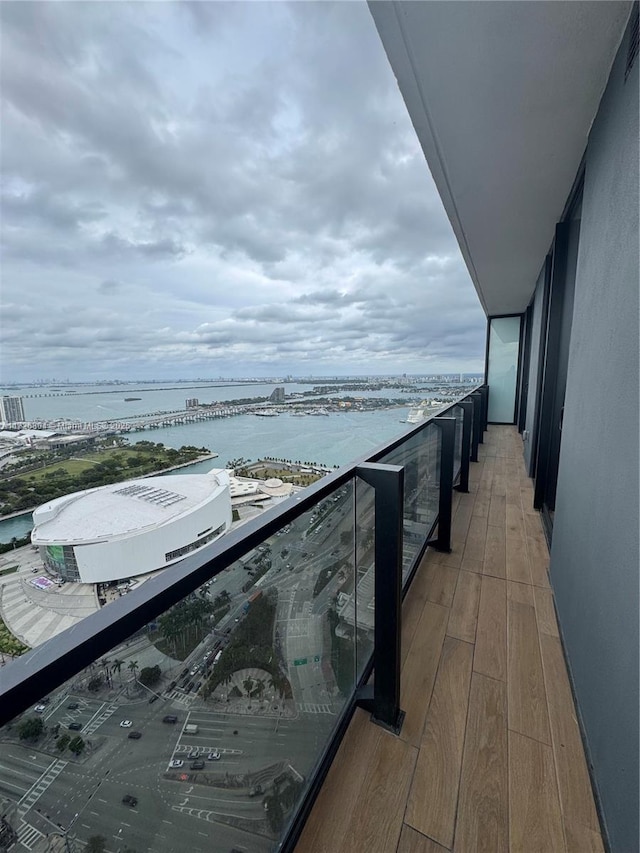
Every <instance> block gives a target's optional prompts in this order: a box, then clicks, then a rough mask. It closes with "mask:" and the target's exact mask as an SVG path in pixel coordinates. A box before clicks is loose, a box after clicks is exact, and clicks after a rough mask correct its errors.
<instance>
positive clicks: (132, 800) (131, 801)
mask: <svg viewBox="0 0 640 853" xmlns="http://www.w3.org/2000/svg"><path fill="white" fill-rule="evenodd" d="M122 802H123V803H124V804H125V806H131V808H132V809H133V808H135V807H136V806H137V805H138V798H137V797H134V796H133V795H132V794H125V795H124V797H123V798H122Z"/></svg>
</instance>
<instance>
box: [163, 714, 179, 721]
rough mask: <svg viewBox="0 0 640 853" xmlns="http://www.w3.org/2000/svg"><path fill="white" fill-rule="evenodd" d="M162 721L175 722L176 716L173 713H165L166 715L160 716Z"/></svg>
mask: <svg viewBox="0 0 640 853" xmlns="http://www.w3.org/2000/svg"><path fill="white" fill-rule="evenodd" d="M162 722H163V723H177V722H178V718H177V717H176V715H175V714H167V715H166V716H164V717H163V718H162Z"/></svg>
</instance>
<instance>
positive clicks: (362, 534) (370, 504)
mask: <svg viewBox="0 0 640 853" xmlns="http://www.w3.org/2000/svg"><path fill="white" fill-rule="evenodd" d="M355 516H356V541H355V554H356V566H357V574H356V581H355V592H354V596H353V598H352V601H351V602H349V604H348V606H347V607H345V608H344V610H343V611H342V618H343V621H344V622H348V623H349V624H350V626H351V627H350V628H349V631H352V632H353V634H354V635H355V641H356V660H357V671H358V677H360V675H362V673H363V671H364V669H365V667H366V665H367V662H368V661H369V658H370V656H371V653H372V652H373V646H374V632H375V610H374V608H375V580H376V577H375V571H376V563H375V534H376V512H375V489H374V488H373V487H372V486H370V485H369V484H368V483H365V482H364V480H362V479H360V478H359V477H357V478H356V503H355Z"/></svg>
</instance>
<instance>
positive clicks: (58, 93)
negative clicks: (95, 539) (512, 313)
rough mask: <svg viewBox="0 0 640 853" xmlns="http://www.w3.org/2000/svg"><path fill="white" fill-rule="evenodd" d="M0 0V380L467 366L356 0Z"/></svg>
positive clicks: (466, 348)
mask: <svg viewBox="0 0 640 853" xmlns="http://www.w3.org/2000/svg"><path fill="white" fill-rule="evenodd" d="M0 16H1V21H2V54H1V59H0V62H1V75H2V76H1V81H0V82H1V92H2V97H3V104H2V116H1V118H2V140H1V142H2V147H1V157H2V163H1V166H2V169H1V171H2V193H3V198H2V240H3V261H2V290H1V298H2V330H1V331H2V336H1V337H2V342H1V343H0V347H1V352H0V356H1V373H0V380H1V381H4V382H9V381H28V380H31V379H35V378H39V377H56V378H65V377H70V378H71V379H92V378H111V377H113V378H140V379H142V378H180V377H184V378H196V377H215V376H232V375H234V376H274V375H286V374H289V373H291V374H294V375H309V374H314V375H334V374H342V375H344V374H355V373H358V374H374V373H378V374H379V373H404V372H406V373H421V374H422V373H429V372H441V371H450V370H455V371H475V370H478V371H479V370H481V369H482V362H483V355H484V334H485V320H484V315H483V313H482V311H481V309H480V307H479V303H478V300H477V297H476V294H475V291H474V289H473V286H472V284H471V281H470V279H469V276H468V274H467V271H466V268H465V266H464V263H463V261H462V259H461V256H460V253H459V251H458V247H457V243H456V241H455V239H454V237H453V233H452V231H451V228H450V226H449V223H448V220H447V218H446V216H445V214H444V211H443V209H442V206H441V203H440V200H439V197H438V195H437V193H436V191H435V188H434V185H433V182H432V180H431V176H430V174H429V170H428V167H427V165H426V162H425V160H424V157H423V155H422V152H421V149H420V147H419V144H418V141H417V138H416V136H415V133H414V131H413V128H412V125H411V122H410V119H409V117H408V115H407V112H406V108H405V106H404V102H403V100H402V98H401V96H400V93H399V91H398V89H397V86H396V83H395V80H394V77H393V74H392V72H391V68H390V66H389V64H388V62H387V59H386V57H385V54H384V50H383V48H382V45H381V43H380V40H379V38H378V35H377V32H376V30H375V27H374V25H373V21H372V19H371V17H370V14H369V12H368V10H367V7H366V5H365V4H364V3H362V4H361V3H357V2H349V3H336V4H334V3H330V2H320V3H308V2H307V3H293V4H284V3H278V2H268V3H240V2H232V3H213V2H195V3H187V2H179V3H175V4H173V3H150V4H147V3H143V2H132V3H129V2H118V3H116V2H105V3H102V2H86V3H85V2H70V3H67V2H42V3H40V2H28V3H27V2H6V0H5V2H2V3H1V4H0Z"/></svg>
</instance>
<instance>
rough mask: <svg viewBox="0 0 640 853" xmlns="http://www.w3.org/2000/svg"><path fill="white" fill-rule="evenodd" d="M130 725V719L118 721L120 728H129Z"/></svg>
mask: <svg viewBox="0 0 640 853" xmlns="http://www.w3.org/2000/svg"><path fill="white" fill-rule="evenodd" d="M132 725H133V723H132V722H131V720H123V721H122V722H121V723H120V728H121V729H130V728H131V726H132Z"/></svg>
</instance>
